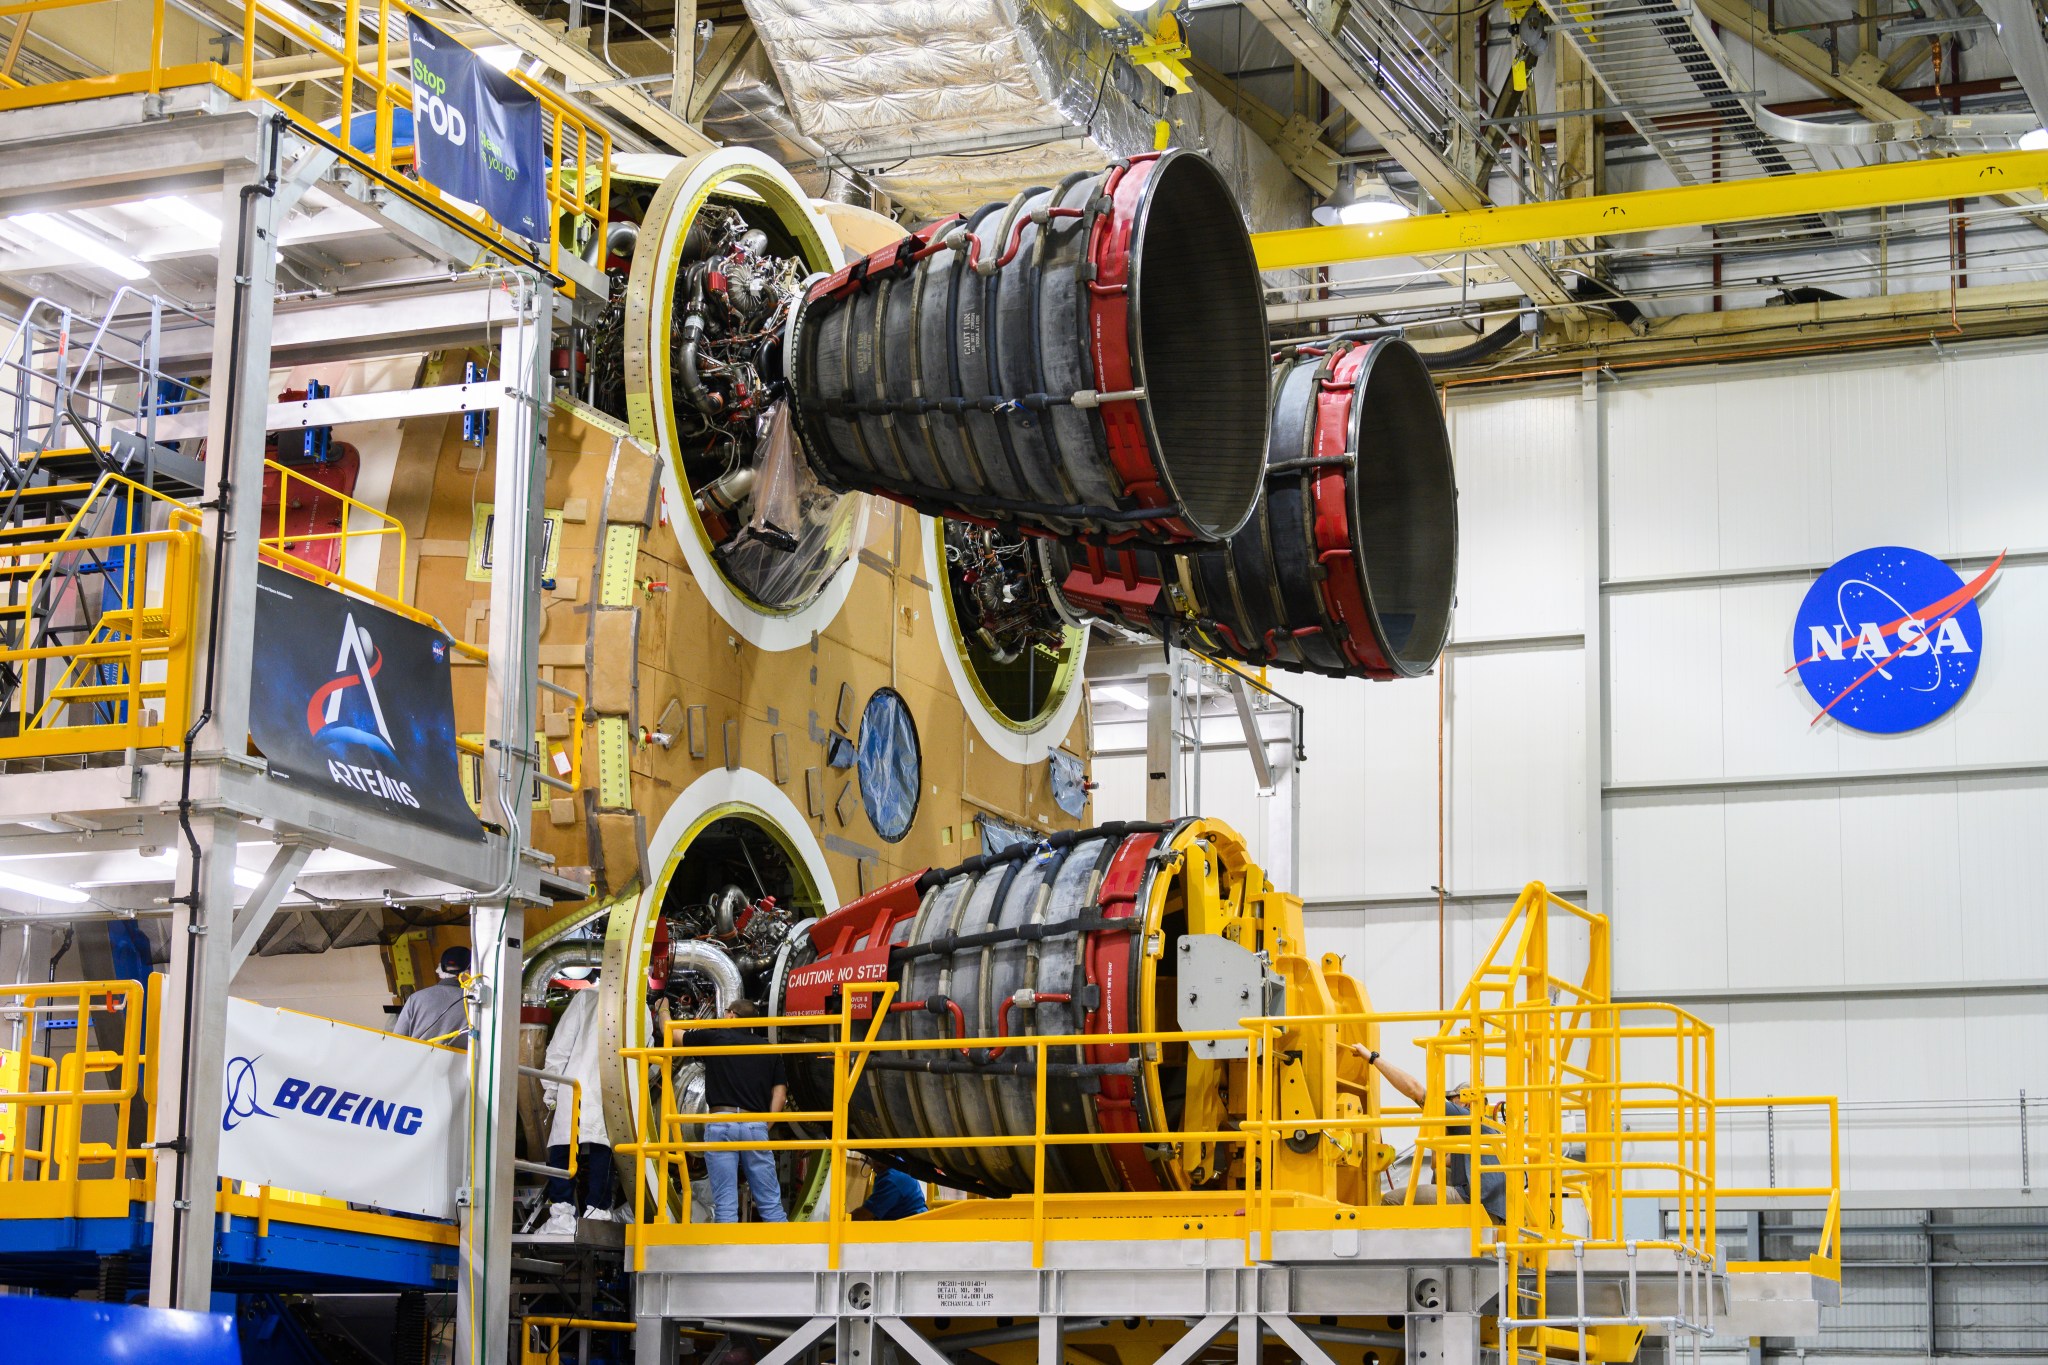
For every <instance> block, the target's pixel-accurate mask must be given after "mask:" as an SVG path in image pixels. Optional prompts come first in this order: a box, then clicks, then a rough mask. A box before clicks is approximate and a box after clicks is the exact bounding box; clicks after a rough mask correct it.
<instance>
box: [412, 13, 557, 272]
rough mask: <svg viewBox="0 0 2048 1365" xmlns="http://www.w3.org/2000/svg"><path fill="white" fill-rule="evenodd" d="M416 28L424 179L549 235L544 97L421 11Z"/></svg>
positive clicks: (539, 235) (537, 234) (416, 126)
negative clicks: (426, 18) (491, 64)
mask: <svg viewBox="0 0 2048 1365" xmlns="http://www.w3.org/2000/svg"><path fill="white" fill-rule="evenodd" d="M406 23H407V25H408V26H409V27H410V28H411V30H412V126H413V153H414V156H415V157H416V163H415V164H416V165H417V166H418V168H419V173H420V179H422V180H424V181H426V182H427V183H428V184H429V185H433V186H435V187H436V188H438V189H440V190H442V191H444V192H446V193H448V194H452V195H454V196H455V197H456V198H457V199H462V200H466V201H467V202H469V203H472V204H476V205H478V206H479V207H481V208H482V209H483V211H484V212H485V213H487V214H489V215H490V216H491V217H492V218H493V219H495V220H496V221H497V223H498V225H499V226H500V227H504V228H509V229H510V230H511V231H513V232H516V233H518V234H520V235H521V236H522V237H526V238H529V239H530V240H533V241H536V242H544V241H546V240H547V236H548V230H547V221H548V205H547V187H546V184H545V183H544V177H545V176H546V175H547V161H546V155H545V150H544V148H545V141H546V139H545V134H544V133H543V131H542V126H541V125H542V119H541V108H540V98H539V96H537V95H535V94H534V93H533V92H532V91H531V90H526V89H523V88H522V87H521V86H520V85H519V84H518V82H516V81H514V80H513V79H512V78H511V77H510V76H507V75H505V74H504V73H503V72H500V71H494V70H492V69H491V68H490V67H489V66H486V65H485V64H484V63H483V62H481V61H479V60H478V59H477V57H476V55H475V54H474V53H472V52H471V51H470V50H469V49H468V48H466V47H464V46H463V45H462V44H461V43H458V42H456V41H455V40H454V39H453V38H450V37H449V36H448V35H447V34H445V33H443V32H441V30H440V29H437V28H435V27H434V26H433V25H432V24H428V23H423V22H422V21H421V20H420V19H419V17H418V16H417V15H408V16H407V17H406Z"/></svg>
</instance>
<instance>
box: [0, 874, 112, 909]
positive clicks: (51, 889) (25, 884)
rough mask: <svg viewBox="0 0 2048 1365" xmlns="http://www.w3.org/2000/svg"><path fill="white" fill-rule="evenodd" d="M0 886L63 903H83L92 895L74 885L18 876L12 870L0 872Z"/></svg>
mask: <svg viewBox="0 0 2048 1365" xmlns="http://www.w3.org/2000/svg"><path fill="white" fill-rule="evenodd" d="M0 887H5V888H6V889H7V890H9V891H19V892H21V893H22V894H23V895H24V896H40V897H42V898H43V899H44V900H46V901H62V902H63V903H64V904H65V905H83V904H85V903H86V902H87V901H89V900H91V899H92V897H90V896H88V895H86V894H85V893H84V892H83V891H80V890H79V889H78V888H77V887H75V886H59V885H57V883H55V882H45V881H38V880H37V879H36V878H34V877H18V876H16V875H15V874H14V873H12V872H0Z"/></svg>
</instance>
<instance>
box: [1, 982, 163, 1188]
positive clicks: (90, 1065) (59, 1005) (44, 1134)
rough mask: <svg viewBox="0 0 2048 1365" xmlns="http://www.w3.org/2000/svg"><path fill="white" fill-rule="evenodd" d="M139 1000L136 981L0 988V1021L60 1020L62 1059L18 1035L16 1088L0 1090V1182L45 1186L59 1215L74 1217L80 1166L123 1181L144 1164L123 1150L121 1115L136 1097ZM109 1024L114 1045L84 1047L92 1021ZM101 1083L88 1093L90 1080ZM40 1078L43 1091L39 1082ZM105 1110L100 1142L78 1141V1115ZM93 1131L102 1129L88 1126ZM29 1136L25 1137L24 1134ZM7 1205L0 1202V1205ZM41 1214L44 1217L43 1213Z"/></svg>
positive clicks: (136, 1153) (124, 1118)
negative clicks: (52, 1191)
mask: <svg viewBox="0 0 2048 1365" xmlns="http://www.w3.org/2000/svg"><path fill="white" fill-rule="evenodd" d="M149 1003H150V1002H149V1000H148V993H147V992H146V991H145V989H144V987H143V985H142V983H140V982H137V981H57V982H49V983H45V984H40V985H18V986H0V1018H6V1017H9V1016H11V1017H12V1018H14V1019H15V1020H17V1021H26V1020H34V1019H38V1018H45V1017H47V1018H50V1019H59V1018H66V1017H68V1021H69V1024H70V1031H71V1033H72V1050H71V1051H70V1052H69V1053H67V1054H65V1055H63V1056H61V1057H51V1056H43V1055H40V1054H38V1053H36V1052H35V1051H34V1039H35V1033H34V1029H33V1026H30V1027H27V1028H24V1029H23V1030H22V1032H23V1034H24V1035H25V1036H24V1044H25V1045H24V1046H23V1048H22V1049H21V1052H20V1056H21V1062H20V1063H19V1071H18V1073H17V1074H18V1077H19V1082H20V1084H21V1087H22V1088H21V1089H18V1090H5V1091H0V1108H4V1109H6V1110H8V1111H10V1114H9V1117H10V1118H11V1119H12V1122H11V1123H9V1124H8V1125H7V1127H8V1135H7V1139H6V1141H5V1143H4V1144H0V1183H13V1182H35V1183H38V1184H43V1183H49V1184H52V1185H55V1186H58V1187H59V1188H60V1189H61V1190H62V1191H63V1198H62V1201H61V1204H60V1205H59V1210H58V1211H60V1212H61V1213H62V1215H63V1216H68V1217H77V1216H78V1214H79V1206H80V1196H81V1189H82V1184H83V1182H84V1179H85V1171H84V1168H85V1167H87V1166H100V1165H104V1166H106V1167H107V1168H108V1175H109V1176H110V1177H112V1178H115V1179H121V1178H126V1176H127V1175H128V1163H129V1162H130V1161H131V1160H139V1161H143V1162H147V1161H148V1159H149V1156H150V1152H149V1149H148V1148H147V1147H146V1146H144V1147H130V1146H129V1145H128V1130H129V1121H128V1119H129V1110H130V1107H131V1106H132V1105H133V1104H134V1103H135V1101H136V1100H137V1099H138V1098H139V1097H140V1096H141V1076H142V1062H143V1053H142V1041H143V1034H144V1027H143V1025H144V1016H145V1015H146V1014H147V1013H148V1007H149ZM106 1015H114V1016H118V1017H119V1018H120V1021H121V1041H120V1045H119V1046H118V1047H117V1048H115V1049H112V1050H108V1049H101V1048H96V1047H94V1046H93V1045H92V1027H93V1023H94V1020H95V1018H96V1017H103V1016H106ZM102 1076H105V1077H109V1078H110V1083H109V1084H107V1085H105V1086H94V1085H93V1084H92V1081H93V1080H94V1078H96V1077H102ZM39 1079H41V1080H42V1081H43V1082H44V1083H43V1084H38V1083H37V1082H38V1080H39ZM87 1109H106V1110H110V1111H112V1125H111V1133H110V1134H109V1140H108V1141H106V1142H97V1141H95V1142H88V1141H86V1140H85V1139H84V1136H83V1134H84V1131H85V1111H86V1110H87ZM94 1126H95V1128H96V1129H97V1128H99V1127H100V1126H101V1125H97V1124H95V1125H94ZM32 1128H33V1129H36V1130H37V1132H36V1133H35V1135H34V1137H33V1138H31V1136H30V1133H29V1130H30V1129H32ZM5 1202H7V1201H4V1200H0V1203H5ZM41 1211H43V1212H45V1214H46V1216H47V1214H48V1212H50V1210H47V1209H43V1210H41Z"/></svg>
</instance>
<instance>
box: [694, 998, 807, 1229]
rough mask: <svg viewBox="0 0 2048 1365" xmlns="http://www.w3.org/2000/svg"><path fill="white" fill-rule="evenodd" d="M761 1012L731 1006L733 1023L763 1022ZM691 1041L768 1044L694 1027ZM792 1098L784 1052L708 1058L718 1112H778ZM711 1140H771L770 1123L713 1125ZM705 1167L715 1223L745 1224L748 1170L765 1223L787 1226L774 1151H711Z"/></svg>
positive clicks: (707, 1090)
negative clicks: (743, 1211)
mask: <svg viewBox="0 0 2048 1365" xmlns="http://www.w3.org/2000/svg"><path fill="white" fill-rule="evenodd" d="M760 1016H761V1011H760V1010H758V1009H756V1008H755V1007H754V1005H753V1003H752V1002H751V1001H747V1000H735V1001H733V1002H732V1004H730V1005H728V1006H727V1007H726V1011H725V1017H726V1018H728V1019H758V1018H760ZM684 1036H685V1037H686V1038H687V1040H688V1041H689V1042H690V1043H692V1044H695V1045H698V1046H702V1047H752V1046H758V1045H759V1044H761V1043H762V1042H764V1041H766V1040H765V1039H763V1038H762V1037H761V1035H760V1034H759V1033H757V1032H755V1031H754V1030H753V1029H749V1028H707V1029H691V1030H690V1031H689V1032H688V1033H687V1034H686V1035H684ZM788 1097H789V1081H788V1077H787V1075H786V1074H785V1072H784V1070H783V1066H782V1054H781V1053H766V1054H762V1053H754V1054H751V1055H747V1054H741V1053H731V1052H728V1053H724V1054H713V1055H711V1056H708V1057H706V1058H705V1059H704V1099H705V1102H706V1106H707V1107H708V1108H709V1109H710V1110H711V1112H712V1113H714V1114H779V1113H781V1112H782V1106H783V1103H784V1101H785V1100H787V1099H788ZM704 1140H705V1141H706V1142H766V1141H767V1140H768V1125H767V1124H765V1123H709V1124H706V1125H705V1126H704ZM704 1164H705V1166H706V1167H708V1168H709V1174H710V1178H711V1209H712V1214H711V1217H712V1221H713V1222H717V1223H737V1222H739V1221H740V1172H742V1171H745V1172H746V1176H747V1188H749V1189H750V1190H752V1191H753V1192H754V1208H755V1210H756V1212H757V1213H758V1214H759V1215H760V1218H761V1221H762V1222H764V1223H786V1222H788V1221H789V1215H788V1214H786V1213H784V1212H783V1211H782V1184H781V1182H780V1181H778V1180H777V1179H776V1178H775V1153H773V1152H768V1151H752V1152H706V1153H705V1154H704Z"/></svg>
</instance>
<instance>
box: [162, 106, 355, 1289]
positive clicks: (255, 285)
mask: <svg viewBox="0 0 2048 1365" xmlns="http://www.w3.org/2000/svg"><path fill="white" fill-rule="evenodd" d="M238 126H241V127H242V128H244V129H245V131H246V134H247V137H246V141H245V142H244V144H243V151H242V154H241V156H240V157H239V158H237V159H236V160H235V161H234V162H232V163H231V164H230V166H229V168H228V170H227V171H226V173H225V174H224V175H223V177H222V179H221V200H220V214H219V217H220V220H221V222H223V223H227V224H232V225H233V228H232V230H231V232H230V233H227V234H224V235H223V239H222V243H221V256H220V268H219V270H218V272H217V275H216V283H215V294H214V316H215V317H216V318H218V319H223V320H225V323H224V325H217V326H216V327H215V328H214V356H213V373H214V374H215V375H217V376H223V377H227V376H232V377H234V379H235V381H236V382H235V383H234V397H233V400H232V401H216V402H214V403H211V404H209V411H208V415H207V441H206V482H207V484H208V485H209V486H210V487H212V488H213V489H214V490H215V494H216V496H215V499H214V505H213V506H211V507H208V508H207V509H206V510H205V512H204V517H203V521H202V524H201V537H202V544H203V546H204V549H203V551H202V555H201V571H200V574H199V583H200V588H199V600H198V603H197V606H196V608H195V614H194V620H195V622H198V621H208V622H210V623H212V624H211V625H210V626H209V628H208V629H207V630H206V632H205V645H204V648H205V651H206V659H205V662H204V663H203V664H202V665H201V666H200V667H198V668H194V669H193V670H192V682H191V688H192V693H191V698H190V704H189V710H188V714H190V715H192V716H193V717H194V718H195V729H196V734H195V736H194V737H192V738H190V739H188V740H187V744H186V760H185V761H186V764H187V772H186V779H187V782H188V783H189V780H190V771H189V768H190V765H191V764H192V763H194V762H196V761H197V760H198V758H199V757H200V755H201V754H209V755H217V754H226V753H240V752H241V751H243V750H244V749H245V747H246V744H247V736H248V733H249V693H250V686H251V676H252V675H251V668H250V664H249V661H250V660H252V659H253V658H254V657H255V640H256V573H257V544H258V541H259V539H260V538H261V536H262V534H263V531H262V520H263V446H264V437H265V432H264V430H263V422H262V416H263V411H264V408H265V405H266V404H267V403H268V401H269V394H268V393H267V391H266V390H267V389H268V387H269V384H268V376H269V373H270V366H269V357H270V320H271V304H272V301H273V300H274V299H275V298H276V294H277V229H278V225H279V224H281V223H282V222H283V221H284V218H285V215H286V214H287V213H289V212H290V211H291V208H292V206H293V205H294V204H296V203H297V202H298V198H299V196H300V195H301V194H302V193H303V192H304V191H305V189H306V188H307V187H308V185H309V184H310V183H311V181H312V179H313V178H315V177H317V176H318V175H319V173H320V172H321V171H323V170H325V169H326V166H327V165H328V164H330V163H331V162H332V159H333V156H332V153H324V154H322V153H316V152H315V151H314V150H313V149H312V148H311V147H310V146H309V145H308V144H306V143H304V142H302V141H300V140H299V139H297V138H293V137H290V136H289V135H288V134H287V133H286V132H285V129H284V127H283V125H282V121H281V120H272V119H265V120H261V121H251V122H249V123H247V124H241V125H238ZM294 150H295V151H296V152H297V156H296V158H295V159H294V160H291V161H289V162H288V161H287V159H286V158H287V155H288V153H290V152H293V151H294ZM238 270H239V271H240V272H241V273H239V274H238V273H237V271H238ZM223 387H225V383H224V384H223ZM195 633H196V632H195ZM189 791H190V787H189V785H188V786H187V787H186V788H185V792H184V793H183V794H184V796H185V799H184V800H183V802H182V803H181V810H182V812H183V813H184V815H185V817H186V821H187V824H186V830H187V837H186V838H185V839H182V840H180V841H179V844H178V865H177V873H176V879H177V880H176V884H177V885H178V886H180V887H182V888H185V890H184V892H183V894H182V897H181V898H180V900H179V901H178V902H177V908H176V911H175V913H174V915H173V918H172V931H171V944H172V947H171V971H170V979H169V982H168V988H167V991H166V995H165V1000H166V1002H167V1007H166V1008H165V1009H164V1011H163V1022H162V1025H161V1028H162V1033H161V1041H160V1045H159V1047H158V1052H157V1055H158V1058H159V1059H160V1061H159V1066H160V1072H159V1074H160V1075H161V1076H162V1077H163V1078H164V1079H163V1081H162V1082H161V1083H160V1084H159V1087H158V1093H159V1095H160V1096H161V1097H162V1099H161V1102H160V1103H159V1104H158V1106H157V1110H156V1133H155V1144H156V1148H157V1152H158V1162H157V1181H156V1206H155V1222H156V1232H155V1237H154V1239H153V1243H152V1246H151V1253H150V1281H149V1300H150V1303H151V1304H152V1305H155V1306H157V1307H164V1308H185V1309H195V1310H202V1311H203V1310H205V1309H207V1308H208V1307H210V1306H211V1302H212V1294H213V1230H214V1216H213V1205H214V1190H215V1188H216V1186H217V1185H218V1184H219V1178H220V1123H219V1119H218V1117H217V1116H218V1115H219V1114H220V1112H221V1106H222V1070H223V1067H224V1065H225V1062H226V1056H225V1050H226V1040H227V993H228V984H229V982H230V981H232V980H233V977H234V944H235V933H234V929H235V892H236V887H235V882H234V870H235V847H236V844H237V842H238V840H239V838H240V834H241V819H240V817H238V816H236V815H234V814H232V813H229V812H226V811H218V810H217V811H214V812H212V813H211V814H208V815H204V816H199V817H198V818H194V816H195V814H196V813H195V812H194V809H193V806H192V803H191V801H190V799H189Z"/></svg>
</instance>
